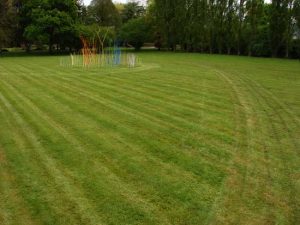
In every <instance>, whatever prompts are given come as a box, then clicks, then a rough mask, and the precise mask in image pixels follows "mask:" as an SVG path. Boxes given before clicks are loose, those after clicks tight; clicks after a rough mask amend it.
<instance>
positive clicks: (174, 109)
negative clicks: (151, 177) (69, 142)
mask: <svg viewBox="0 0 300 225" xmlns="http://www.w3.org/2000/svg"><path fill="white" fill-rule="evenodd" d="M89 78H90V77H89ZM62 79H65V80H71V79H72V81H74V78H62ZM76 80H78V81H80V83H81V84H82V82H83V83H84V82H86V83H87V86H88V87H92V86H93V87H95V89H94V90H95V91H96V90H97V89H98V88H100V90H101V91H103V89H104V90H108V91H112V90H113V91H114V93H119V95H120V96H122V97H123V96H126V97H129V98H130V99H133V100H134V101H139V102H143V105H145V106H147V107H153V106H157V107H158V108H160V109H162V108H165V109H166V110H167V111H166V113H168V114H170V115H176V116H180V117H189V118H190V119H191V122H193V120H194V119H200V120H203V118H204V117H205V116H208V115H214V118H215V119H221V117H220V114H221V115H222V116H224V111H223V110H221V111H220V112H217V111H215V110H211V109H210V108H206V109H205V111H204V107H203V106H204V105H205V104H207V102H203V101H202V102H201V103H200V104H201V105H203V106H202V107H201V108H197V109H196V108H191V107H190V106H189V107H187V106H185V104H183V101H185V100H183V99H181V100H179V101H173V99H172V98H169V97H165V96H164V95H162V93H161V92H158V93H159V95H153V94H151V93H153V91H149V92H148V94H147V92H146V91H140V90H139V89H138V88H136V87H135V88H129V87H128V86H127V87H126V89H125V88H122V87H120V86H118V87H115V84H114V83H107V82H106V81H102V80H101V81H99V82H98V81H97V80H91V81H87V79H86V78H84V79H80V78H77V79H76ZM158 96H160V97H158ZM199 99H200V100H202V99H203V98H202V97H196V98H195V99H190V100H191V101H193V104H194V105H195V103H197V104H199V102H198V101H199ZM162 106H164V107H162ZM161 111H162V110H161ZM204 114H205V115H204ZM199 115H202V118H201V117H200V118H199ZM220 121H222V122H223V121H224V120H220ZM224 123H225V124H224V127H226V125H227V126H228V125H229V123H226V122H224Z"/></svg>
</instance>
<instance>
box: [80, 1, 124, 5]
mask: <svg viewBox="0 0 300 225" xmlns="http://www.w3.org/2000/svg"><path fill="white" fill-rule="evenodd" d="M83 1H84V4H85V5H88V4H90V2H91V0H83ZM114 2H122V3H125V2H127V0H116V1H114Z"/></svg>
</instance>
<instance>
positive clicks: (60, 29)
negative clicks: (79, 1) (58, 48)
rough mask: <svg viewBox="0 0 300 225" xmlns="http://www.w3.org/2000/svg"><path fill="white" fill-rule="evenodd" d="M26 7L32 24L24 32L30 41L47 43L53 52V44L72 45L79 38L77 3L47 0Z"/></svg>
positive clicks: (68, 0) (65, 0) (71, 0)
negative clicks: (75, 38) (74, 39)
mask: <svg viewBox="0 0 300 225" xmlns="http://www.w3.org/2000/svg"><path fill="white" fill-rule="evenodd" d="M24 7H25V8H26V7H27V8H29V12H30V13H29V17H30V21H31V22H30V23H29V24H28V26H27V27H26V28H25V32H24V35H25V37H26V38H27V39H28V40H30V41H32V42H37V43H47V44H48V45H49V51H50V52H51V51H52V46H53V44H60V45H72V42H73V38H74V37H78V35H79V33H78V29H77V28H78V26H77V19H78V14H77V10H78V8H77V6H76V4H75V1H73V0H64V1H59V0H51V1H50V0H48V1H46V0H45V1H38V2H35V3H34V4H33V3H31V4H30V5H27V6H26V5H25V6H24Z"/></svg>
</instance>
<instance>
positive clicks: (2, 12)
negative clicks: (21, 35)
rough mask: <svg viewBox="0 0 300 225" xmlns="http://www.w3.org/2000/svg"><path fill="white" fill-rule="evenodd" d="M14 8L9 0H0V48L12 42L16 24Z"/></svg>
mask: <svg viewBox="0 0 300 225" xmlns="http://www.w3.org/2000/svg"><path fill="white" fill-rule="evenodd" d="M15 18H16V16H15V10H14V8H13V4H12V1H11V0H1V1H0V50H1V49H2V48H3V47H5V46H8V45H9V44H10V43H11V42H12V35H13V32H14V28H15V26H16V20H15Z"/></svg>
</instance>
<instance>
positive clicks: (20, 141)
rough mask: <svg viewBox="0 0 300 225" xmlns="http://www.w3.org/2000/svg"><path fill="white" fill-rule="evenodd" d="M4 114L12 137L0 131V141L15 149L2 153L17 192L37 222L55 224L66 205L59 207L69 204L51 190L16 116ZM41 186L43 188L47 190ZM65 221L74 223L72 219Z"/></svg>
mask: <svg viewBox="0 0 300 225" xmlns="http://www.w3.org/2000/svg"><path fill="white" fill-rule="evenodd" d="M0 103H1V101H0ZM8 113H10V112H8ZM8 113H7V117H6V118H10V117H11V121H9V123H10V126H9V127H10V129H12V128H14V129H13V131H14V132H10V133H9V134H10V135H13V139H12V136H8V135H7V134H5V133H4V134H3V133H2V135H1V138H2V141H3V139H4V142H2V143H9V144H10V145H9V146H10V147H12V146H13V144H15V145H16V146H15V148H16V149H13V148H9V149H10V151H6V153H7V157H8V158H9V161H10V164H11V166H13V168H12V170H14V172H15V173H16V174H18V179H17V184H18V186H19V189H20V192H21V193H22V195H23V196H24V199H25V200H26V202H27V204H29V205H30V206H31V207H30V211H31V213H32V215H33V217H34V218H36V219H39V221H42V222H43V223H44V224H57V223H58V221H59V220H61V218H64V215H65V214H64V212H66V211H68V210H66V208H62V207H61V206H65V207H66V206H69V205H68V201H66V199H64V198H63V196H62V195H61V194H60V193H55V194H54V193H53V186H51V185H50V183H49V179H48V173H47V171H46V170H45V168H42V167H41V166H42V165H41V164H40V163H39V162H38V161H36V158H37V156H36V154H35V152H32V151H31V150H32V148H33V147H32V146H30V141H29V140H27V137H26V136H24V135H25V134H24V132H23V130H22V127H18V126H19V125H18V124H17V122H16V119H15V118H14V117H13V116H11V115H10V114H8ZM8 115H9V116H8ZM7 136H8V137H7ZM4 147H5V146H4ZM12 150H14V151H12ZM16 150H17V151H16ZM45 188H47V189H46V190H47V193H46V191H45ZM51 194H52V195H51ZM40 195H43V198H41V197H40ZM49 202H51V204H49ZM62 202H63V204H62ZM54 203H56V204H57V205H55V207H53V206H54V205H53V204H54ZM37 205H39V207H38V208H35V206H37ZM14 218H16V217H14ZM65 221H66V222H69V223H72V224H76V223H75V221H74V220H73V221H72V220H65ZM78 221H80V220H78ZM19 223H20V221H19V222H17V224H19ZM81 224H82V223H81Z"/></svg>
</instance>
